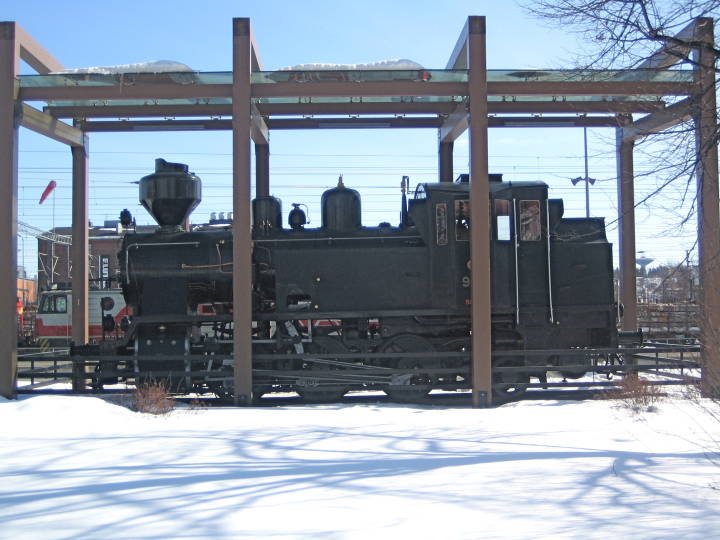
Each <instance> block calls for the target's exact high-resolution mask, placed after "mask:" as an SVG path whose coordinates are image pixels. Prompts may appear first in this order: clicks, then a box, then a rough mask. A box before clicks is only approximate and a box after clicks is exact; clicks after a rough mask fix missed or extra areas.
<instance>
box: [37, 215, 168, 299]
mask: <svg viewBox="0 0 720 540" xmlns="http://www.w3.org/2000/svg"><path fill="white" fill-rule="evenodd" d="M156 228H157V227H156V226H154V225H144V226H138V228H137V231H138V232H149V231H154V230H155V229H156ZM52 232H54V233H56V234H60V235H66V236H71V235H72V228H71V227H56V228H54V229H53V230H52ZM124 234H125V233H124V230H123V229H122V227H121V226H120V222H119V221H117V220H112V221H105V223H104V224H103V226H102V227H93V226H91V227H90V229H89V236H90V238H89V251H88V253H89V255H90V261H89V262H90V268H89V273H90V287H91V288H93V289H104V288H110V287H117V286H118V284H117V281H116V279H117V276H118V274H119V273H120V268H119V266H118V257H117V255H118V251H119V250H120V243H121V242H122V238H123V236H124ZM71 281H72V263H71V254H70V246H68V245H63V244H58V243H53V242H51V241H50V240H45V239H43V238H38V277H37V283H38V287H39V288H40V290H42V291H45V290H48V289H50V288H51V287H52V284H53V283H54V284H59V285H60V286H69V283H70V282H71Z"/></svg>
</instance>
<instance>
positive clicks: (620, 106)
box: [488, 98, 665, 114]
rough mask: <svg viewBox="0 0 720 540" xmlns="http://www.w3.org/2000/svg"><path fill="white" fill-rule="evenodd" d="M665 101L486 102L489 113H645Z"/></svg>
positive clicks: (661, 107) (569, 100)
mask: <svg viewBox="0 0 720 540" xmlns="http://www.w3.org/2000/svg"><path fill="white" fill-rule="evenodd" d="M664 108H665V103H663V102H662V101H650V100H641V101H599V100H598V101H577V100H575V101H573V100H571V99H558V100H556V101H523V100H522V98H520V99H513V100H511V101H490V102H488V112H489V113H518V114H523V113H525V114H534V113H539V114H542V113H571V114H585V113H587V114H589V113H608V114H619V113H647V112H653V111H658V110H662V109H664Z"/></svg>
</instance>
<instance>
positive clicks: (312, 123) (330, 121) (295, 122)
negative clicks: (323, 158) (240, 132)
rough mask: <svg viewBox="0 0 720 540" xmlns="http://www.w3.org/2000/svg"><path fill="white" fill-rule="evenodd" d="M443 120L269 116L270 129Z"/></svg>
mask: <svg viewBox="0 0 720 540" xmlns="http://www.w3.org/2000/svg"><path fill="white" fill-rule="evenodd" d="M441 123H442V120H441V119H440V118H438V117H437V116H434V117H424V118H419V117H405V116H402V117H395V116H391V117H348V118H269V119H268V120H267V125H268V127H269V128H270V129H347V128H349V129H382V128H438V127H440V124H441Z"/></svg>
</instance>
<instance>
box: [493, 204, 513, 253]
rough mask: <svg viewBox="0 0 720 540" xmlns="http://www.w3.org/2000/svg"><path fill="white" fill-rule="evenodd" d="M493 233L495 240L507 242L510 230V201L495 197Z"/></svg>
mask: <svg viewBox="0 0 720 540" xmlns="http://www.w3.org/2000/svg"><path fill="white" fill-rule="evenodd" d="M495 233H496V235H497V240H499V241H502V242H507V241H509V240H510V238H511V232H510V201H505V200H502V199H495Z"/></svg>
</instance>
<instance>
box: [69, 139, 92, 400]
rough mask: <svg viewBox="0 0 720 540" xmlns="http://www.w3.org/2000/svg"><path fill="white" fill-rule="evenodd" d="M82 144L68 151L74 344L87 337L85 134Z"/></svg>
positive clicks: (78, 384) (80, 383)
mask: <svg viewBox="0 0 720 540" xmlns="http://www.w3.org/2000/svg"><path fill="white" fill-rule="evenodd" d="M83 139H84V141H83V142H84V144H83V145H82V146H73V147H72V148H71V151H72V247H71V248H70V257H71V261H72V341H73V343H74V344H75V345H85V344H86V343H87V342H88V341H89V338H90V334H89V332H88V323H89V316H88V309H89V306H88V295H89V294H90V293H89V291H90V286H89V283H90V282H89V281H88V279H89V265H88V252H89V244H88V238H89V232H88V222H89V220H90V213H89V210H88V193H89V178H88V171H89V167H88V156H89V144H88V138H87V136H86V135H85V136H83ZM84 389H85V380H84V379H83V380H77V379H74V380H73V390H74V391H75V392H82V391H84Z"/></svg>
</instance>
